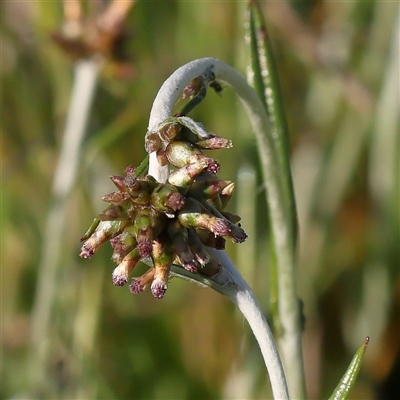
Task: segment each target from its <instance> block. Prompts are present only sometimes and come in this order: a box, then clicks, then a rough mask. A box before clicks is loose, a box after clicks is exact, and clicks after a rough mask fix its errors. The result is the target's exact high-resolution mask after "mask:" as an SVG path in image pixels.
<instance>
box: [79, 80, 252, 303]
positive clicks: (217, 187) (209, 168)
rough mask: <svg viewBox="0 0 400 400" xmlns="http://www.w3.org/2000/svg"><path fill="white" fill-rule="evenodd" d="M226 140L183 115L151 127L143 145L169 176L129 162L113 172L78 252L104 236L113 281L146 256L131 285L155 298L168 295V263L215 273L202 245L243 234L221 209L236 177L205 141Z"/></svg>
mask: <svg viewBox="0 0 400 400" xmlns="http://www.w3.org/2000/svg"><path fill="white" fill-rule="evenodd" d="M211 78H212V77H211ZM207 79H208V80H209V79H210V78H209V77H208V78H206V79H204V78H201V77H199V79H198V80H195V81H193V82H191V83H190V85H191V87H189V88H188V89H187V90H186V91H185V93H184V96H186V97H188V96H189V97H193V96H198V94H196V93H197V92H198V93H200V92H201V91H203V90H204V85H205V84H206V83H207V82H208V81H207ZM207 84H209V82H208V83H207ZM231 146H232V143H231V141H229V140H226V139H224V138H221V137H219V136H216V135H214V134H213V133H210V132H207V131H206V130H205V128H204V126H203V125H202V124H199V123H197V122H194V121H192V120H191V119H190V118H189V117H186V116H182V115H181V116H179V117H171V118H169V119H168V121H167V122H165V123H163V124H161V125H160V128H159V129H158V131H156V132H150V133H148V134H147V135H146V149H147V151H149V152H156V153H157V157H158V158H159V160H162V162H163V164H165V163H168V164H169V165H170V167H171V169H172V172H171V174H170V175H169V178H168V181H167V182H166V183H160V182H157V181H156V180H155V179H154V178H153V177H152V176H150V175H143V174H141V173H140V172H139V173H138V171H137V170H136V169H135V168H133V167H131V166H129V167H128V168H126V170H125V173H124V175H122V176H120V175H112V176H110V179H111V180H112V182H113V183H114V184H115V186H116V188H117V191H114V192H112V193H109V194H107V195H106V196H104V197H103V198H102V200H103V201H105V202H107V203H109V206H108V207H107V208H106V209H105V210H104V211H103V212H101V213H100V214H99V215H98V217H97V220H95V222H94V224H92V227H91V228H89V230H88V232H87V233H86V234H85V235H84V237H83V238H82V240H83V242H84V243H83V245H82V249H81V252H80V256H81V257H83V258H89V257H91V256H93V254H94V253H95V252H96V251H97V250H98V248H99V247H100V246H101V245H102V244H104V243H105V242H106V241H108V240H109V241H110V243H111V245H112V247H113V254H112V260H113V261H114V262H115V263H117V267H116V268H115V269H114V271H113V272H112V282H113V284H114V285H116V286H123V285H125V284H126V283H127V282H128V280H129V277H130V275H131V273H132V271H133V270H134V268H135V266H136V265H137V263H138V262H139V261H143V262H144V263H145V264H148V265H149V266H150V269H149V270H148V271H147V272H146V273H144V274H143V275H142V276H140V277H137V278H134V279H133V280H132V282H131V283H130V285H129V289H130V291H131V293H134V294H136V293H140V292H142V291H143V290H145V288H146V287H148V286H150V289H151V293H152V294H153V296H154V297H155V298H156V299H162V298H163V297H164V295H165V292H166V290H167V287H168V279H169V276H170V270H171V266H172V264H175V265H178V266H181V267H182V268H184V269H186V270H187V271H189V272H192V273H200V274H203V275H205V276H212V275H215V274H216V273H218V271H219V268H220V265H219V263H217V262H215V260H214V261H213V260H212V259H211V257H210V255H209V254H208V252H207V246H208V247H214V248H216V249H223V248H224V247H225V239H226V238H229V239H231V240H232V241H233V242H234V243H241V242H243V241H244V240H245V239H246V237H247V235H246V233H245V232H244V230H243V229H242V228H241V227H240V226H238V225H236V223H237V222H238V221H239V220H240V217H238V216H236V215H235V214H231V213H228V212H226V211H224V208H225V206H226V205H227V203H228V201H229V199H230V198H231V196H232V192H233V189H234V183H233V182H231V181H227V180H221V179H219V178H218V177H217V176H216V173H217V172H218V171H219V163H218V161H216V160H214V159H213V158H211V157H209V156H206V155H205V154H203V151H202V149H204V148H206V149H217V148H218V149H219V148H230V147H231Z"/></svg>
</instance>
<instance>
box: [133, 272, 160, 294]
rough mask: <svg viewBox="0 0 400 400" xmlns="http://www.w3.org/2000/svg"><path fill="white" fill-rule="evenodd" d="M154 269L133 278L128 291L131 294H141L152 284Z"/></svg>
mask: <svg viewBox="0 0 400 400" xmlns="http://www.w3.org/2000/svg"><path fill="white" fill-rule="evenodd" d="M154 271H155V270H154V268H150V269H149V270H148V271H146V272H145V273H144V274H143V275H142V276H140V277H138V278H134V279H133V280H132V283H131V284H130V285H129V290H130V292H131V293H132V294H138V293H142V292H143V291H144V290H145V289H146V287H147V286H148V285H150V284H151V282H153V279H154Z"/></svg>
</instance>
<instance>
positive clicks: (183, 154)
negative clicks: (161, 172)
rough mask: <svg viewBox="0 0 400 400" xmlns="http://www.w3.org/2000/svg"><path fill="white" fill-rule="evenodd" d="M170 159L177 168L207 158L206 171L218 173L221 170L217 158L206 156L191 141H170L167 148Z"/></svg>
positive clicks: (166, 152)
mask: <svg viewBox="0 0 400 400" xmlns="http://www.w3.org/2000/svg"><path fill="white" fill-rule="evenodd" d="M165 154H166V156H167V158H168V161H169V162H170V163H171V164H172V165H173V166H174V167H177V168H181V167H184V166H185V165H187V164H192V163H195V162H198V161H200V160H207V168H206V171H207V172H208V173H210V174H216V173H217V172H218V171H219V164H218V162H217V161H216V160H214V159H212V158H210V157H207V156H205V155H204V154H203V153H202V152H201V151H200V150H198V149H196V148H194V147H193V146H192V145H191V144H190V143H187V142H184V141H176V142H172V143H170V144H169V145H168V146H167V148H166V149H165Z"/></svg>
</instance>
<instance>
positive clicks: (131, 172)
mask: <svg viewBox="0 0 400 400" xmlns="http://www.w3.org/2000/svg"><path fill="white" fill-rule="evenodd" d="M135 172H136V168H135V167H132V165H128V166H127V167H126V168H125V171H124V174H125V175H135Z"/></svg>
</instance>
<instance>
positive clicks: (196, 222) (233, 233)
mask: <svg viewBox="0 0 400 400" xmlns="http://www.w3.org/2000/svg"><path fill="white" fill-rule="evenodd" d="M206 206H207V208H206ZM210 210H212V211H213V212H210ZM215 214H216V215H218V216H216V215H215ZM178 219H179V221H180V223H181V224H182V225H183V226H185V227H186V228H201V229H206V230H208V231H210V232H212V233H214V234H215V235H217V236H224V237H229V238H231V239H232V241H233V242H235V243H241V242H243V241H244V240H246V238H247V235H246V233H245V232H244V230H243V229H242V228H240V227H238V226H236V225H234V224H232V223H231V222H230V221H228V220H227V219H226V218H225V217H224V216H223V215H222V214H220V213H218V211H217V210H215V208H214V207H212V206H211V205H206V204H201V203H200V202H198V201H197V200H195V199H193V198H191V197H188V198H187V199H186V204H185V207H183V209H182V210H180V211H179V213H178Z"/></svg>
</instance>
